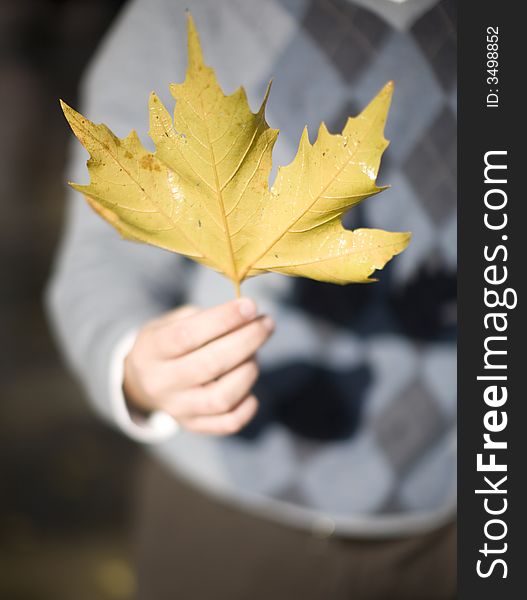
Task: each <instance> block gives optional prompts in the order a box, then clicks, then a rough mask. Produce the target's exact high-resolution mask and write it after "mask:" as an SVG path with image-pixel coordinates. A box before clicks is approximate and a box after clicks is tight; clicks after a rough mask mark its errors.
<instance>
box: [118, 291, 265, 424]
mask: <svg viewBox="0 0 527 600" xmlns="http://www.w3.org/2000/svg"><path fill="white" fill-rule="evenodd" d="M273 329H274V323H273V321H272V319H271V318H270V317H266V316H257V309H256V305H255V303H254V302H253V301H252V300H250V299H249V298H241V299H239V300H234V301H232V302H228V303H226V304H222V305H220V306H216V307H214V308H211V309H207V310H199V309H197V308H194V307H190V306H186V307H182V308H179V309H176V310H173V311H170V312H168V313H166V314H165V315H163V316H162V317H160V318H158V319H155V320H153V321H150V322H149V323H147V324H146V325H145V326H144V327H143V328H142V329H141V330H140V331H139V334H138V336H137V338H136V341H135V344H134V346H133V347H132V350H131V351H130V353H129V354H128V355H127V357H126V359H125V364H124V384H123V389H124V393H125V396H126V399H127V402H128V404H129V406H130V407H131V408H132V409H136V410H139V411H143V412H150V411H155V410H163V411H165V412H167V413H169V414H170V415H171V416H173V417H174V419H176V421H177V422H178V423H179V424H180V425H181V426H182V427H184V428H185V429H188V430H190V431H195V432H200V433H209V434H217V435H228V434H232V433H236V432H237V431H239V430H240V429H241V428H242V427H244V425H246V424H247V423H248V422H249V421H250V420H251V419H252V417H253V416H254V415H255V413H256V411H257V408H258V401H257V399H256V398H255V396H254V395H253V394H252V393H251V388H252V386H253V385H254V383H255V381H256V379H257V377H258V366H257V364H256V360H255V353H256V351H257V350H258V349H259V348H260V347H261V346H262V344H264V342H265V341H266V340H267V339H268V338H269V336H270V335H271V333H272V332H273Z"/></svg>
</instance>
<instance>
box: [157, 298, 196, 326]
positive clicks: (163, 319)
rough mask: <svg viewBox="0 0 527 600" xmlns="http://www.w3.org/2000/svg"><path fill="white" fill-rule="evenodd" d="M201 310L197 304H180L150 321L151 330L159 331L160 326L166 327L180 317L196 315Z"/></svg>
mask: <svg viewBox="0 0 527 600" xmlns="http://www.w3.org/2000/svg"><path fill="white" fill-rule="evenodd" d="M199 312H201V310H200V309H199V308H198V307H197V306H193V305H192V304H184V305H183V306H178V307H177V308H174V309H172V310H169V311H168V312H166V313H165V314H163V315H161V316H160V317H158V318H157V319H153V320H152V321H150V325H151V331H158V330H159V329H160V328H162V327H166V325H167V324H168V323H173V322H174V321H177V320H178V319H184V318H185V317H190V315H195V314H197V313H199Z"/></svg>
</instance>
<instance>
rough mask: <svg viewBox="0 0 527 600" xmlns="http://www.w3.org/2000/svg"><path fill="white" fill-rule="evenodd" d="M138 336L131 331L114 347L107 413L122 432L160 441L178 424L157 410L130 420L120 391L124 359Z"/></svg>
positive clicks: (140, 438) (134, 436) (146, 441)
mask: <svg viewBox="0 0 527 600" xmlns="http://www.w3.org/2000/svg"><path fill="white" fill-rule="evenodd" d="M136 337H137V331H130V332H128V333H127V334H126V335H125V336H123V337H122V338H121V339H120V340H119V341H118V342H117V344H116V345H115V347H114V349H113V352H112V354H111V357H110V372H109V384H110V411H111V414H112V417H113V419H114V421H115V423H116V424H117V426H118V427H119V429H121V431H123V432H124V433H125V434H126V435H128V436H129V437H131V438H132V439H134V440H136V441H137V442H143V443H150V444H153V443H156V442H163V441H165V440H167V439H169V438H170V437H172V436H173V435H174V434H175V433H176V432H177V431H178V429H179V426H178V424H177V422H176V421H175V420H174V419H173V418H172V417H171V416H170V415H169V414H168V413H166V412H164V411H161V410H158V411H155V412H153V413H152V414H151V415H149V416H148V417H147V418H141V421H138V419H134V418H132V415H131V414H130V410H129V408H128V405H127V403H126V399H125V397H124V392H123V378H124V377H123V376H124V360H125V358H126V356H127V355H128V353H129V352H130V350H131V349H132V346H133V345H134V342H135V339H136Z"/></svg>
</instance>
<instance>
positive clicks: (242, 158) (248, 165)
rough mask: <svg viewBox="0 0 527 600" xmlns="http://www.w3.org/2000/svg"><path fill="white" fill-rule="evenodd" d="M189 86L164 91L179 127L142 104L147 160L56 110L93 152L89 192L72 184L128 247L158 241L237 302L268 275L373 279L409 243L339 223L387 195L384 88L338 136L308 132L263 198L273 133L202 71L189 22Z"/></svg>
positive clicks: (261, 115)
mask: <svg viewBox="0 0 527 600" xmlns="http://www.w3.org/2000/svg"><path fill="white" fill-rule="evenodd" d="M188 50H189V58H188V69H187V74H186V78H185V81H184V82H183V83H181V84H173V85H171V86H170V90H171V92H172V95H173V96H174V98H175V100H176V108H175V111H174V118H173V119H172V117H171V115H170V114H169V113H168V111H167V109H166V108H165V107H164V106H163V104H162V103H161V101H160V100H159V98H158V97H157V96H156V94H155V93H152V94H151V96H150V99H149V112H150V132H149V133H150V137H151V138H152V140H153V142H154V144H155V146H156V152H155V153H151V152H148V151H147V150H146V149H145V148H144V147H143V146H142V144H141V142H140V140H139V138H138V137H137V134H136V133H135V131H132V132H131V133H130V135H128V137H126V138H124V139H119V138H118V137H116V136H115V135H114V134H113V133H112V132H111V131H110V130H109V129H108V128H107V127H106V126H105V125H95V124H94V123H92V122H91V121H89V120H88V119H86V118H85V117H83V116H82V115H80V114H79V113H77V112H76V111H74V110H73V109H72V108H70V107H69V106H67V105H66V104H65V103H64V102H61V105H62V108H63V111H64V114H65V116H66V118H67V120H68V122H69V124H70V126H71V127H72V129H73V132H74V133H75V135H76V136H77V137H78V139H79V140H80V142H81V143H82V144H83V145H84V146H85V148H86V149H87V150H88V151H89V153H90V157H91V158H90V160H89V161H88V163H87V164H88V170H89V173H90V176H91V179H90V184H89V185H85V186H83V185H77V184H70V185H72V187H73V188H75V189H76V190H78V191H79V192H82V193H83V194H84V196H85V197H86V199H87V201H88V202H89V203H90V205H91V206H92V207H93V208H94V209H95V210H96V211H97V212H98V213H99V214H100V215H101V216H102V217H103V218H105V219H106V220H107V221H108V222H110V223H111V224H112V225H113V226H114V227H115V228H116V229H117V230H118V231H119V232H120V233H121V235H122V236H124V237H125V238H127V239H131V240H135V241H140V242H145V243H148V244H153V245H154V246H158V247H161V248H165V249H167V250H170V251H173V252H178V253H181V254H184V255H185V256H187V257H189V258H191V259H193V260H195V261H198V262H200V263H202V264H204V265H206V266H208V267H211V268H213V269H215V270H217V271H219V272H221V273H223V274H224V275H225V276H226V277H228V278H229V279H230V280H231V281H232V282H233V284H234V286H235V288H236V292H237V294H238V295H239V288H240V283H241V282H242V281H243V280H244V279H246V278H247V277H251V276H253V275H257V274H259V273H264V272H266V271H275V272H280V273H284V274H287V275H294V276H304V277H310V278H312V279H317V280H319V281H327V282H332V283H339V284H346V283H351V282H365V281H371V279H369V277H370V275H371V274H372V273H373V271H374V270H375V269H381V268H382V267H384V265H385V264H386V263H387V262H388V261H389V260H390V259H391V258H392V257H393V256H394V255H396V254H398V253H399V252H401V251H402V250H404V248H405V247H406V246H407V244H408V242H409V239H410V234H409V233H391V232H386V231H382V230H377V229H357V230H354V231H351V230H347V229H345V228H344V227H343V226H342V220H341V218H342V215H343V213H344V212H346V211H347V210H348V209H349V208H351V207H353V206H355V205H356V204H358V203H359V202H361V201H362V200H363V199H365V198H366V197H368V196H371V195H372V194H376V193H378V192H380V191H382V189H384V188H380V187H377V185H376V183H375V180H376V177H377V172H378V169H379V163H380V159H381V155H382V153H383V151H384V150H385V148H386V146H387V145H388V142H387V141H386V139H385V138H384V135H383V131H384V124H385V122H386V117H387V113H388V108H389V105H390V100H391V96H392V90H393V84H392V83H391V82H390V83H388V84H387V85H386V86H385V87H384V88H383V89H382V90H381V91H380V93H379V94H378V95H377V96H376V97H375V98H374V100H373V101H372V102H371V103H370V104H369V106H367V107H366V109H365V110H364V111H363V112H362V113H361V114H360V115H359V116H358V117H356V118H349V119H348V121H347V123H346V126H345V127H344V130H343V131H342V134H339V135H332V134H330V133H329V132H328V130H327V129H326V127H325V125H324V124H322V125H321V126H320V129H319V132H318V137H317V140H316V142H315V143H314V144H311V143H310V141H309V137H308V134H307V129H305V130H304V132H303V134H302V138H301V140H300V145H299V149H298V154H297V156H296V158H295V159H294V160H293V162H292V163H291V164H289V165H288V166H286V167H281V168H279V171H278V175H277V177H276V181H275V183H274V185H273V186H272V187H271V188H270V189H269V185H268V179H269V174H270V171H271V161H272V158H271V154H272V149H273V145H274V143H275V141H276V138H277V136H278V130H276V129H271V128H270V127H269V125H268V124H267V122H266V120H265V105H266V101H267V97H268V95H269V89H270V85H269V87H268V89H267V92H266V94H265V98H264V100H263V102H262V106H261V108H260V110H259V111H258V112H257V113H252V112H251V110H250V107H249V104H248V102H247V98H246V95H245V90H244V89H243V88H241V87H240V88H239V89H238V90H237V91H235V92H234V93H233V94H231V95H230V96H226V95H225V94H224V93H223V91H222V89H221V87H220V85H219V83H218V81H217V79H216V75H215V73H214V71H213V70H212V69H211V68H210V67H208V66H206V65H205V64H204V62H203V56H202V51H201V46H200V42H199V38H198V34H197V32H196V29H195V26H194V22H193V20H192V18H191V17H190V15H189V16H188Z"/></svg>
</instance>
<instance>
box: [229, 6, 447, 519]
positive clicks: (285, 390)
mask: <svg viewBox="0 0 527 600" xmlns="http://www.w3.org/2000/svg"><path fill="white" fill-rule="evenodd" d="M290 4H291V3H289V2H283V5H284V6H285V7H286V8H288V7H289V5H290ZM298 5H299V3H298V2H296V3H294V7H293V8H294V10H295V11H296V13H295V17H296V18H297V19H298V28H297V30H296V32H295V34H294V36H292V37H291V39H290V40H289V42H288V43H287V45H285V46H284V48H283V51H282V52H281V54H280V55H278V56H277V57H276V61H275V63H274V64H273V65H271V66H270V68H269V75H271V74H273V75H275V76H276V80H277V81H276V82H275V87H274V90H273V93H274V92H277V95H278V96H279V97H278V98H277V97H276V94H275V95H274V97H273V96H272V97H271V101H270V103H269V120H270V122H271V123H274V122H276V123H279V124H280V126H281V127H282V133H281V135H285V136H286V138H287V139H288V141H289V139H290V140H291V141H290V144H289V152H290V155H289V156H288V157H287V158H288V159H290V158H291V156H292V154H291V153H292V152H293V151H294V143H295V139H297V137H298V132H299V131H300V130H301V127H302V126H303V125H304V124H305V122H307V123H308V126H309V127H310V131H311V134H310V135H311V139H312V140H313V139H314V135H315V132H316V130H315V127H316V126H317V125H318V120H319V119H320V117H321V116H322V117H323V118H324V119H325V121H326V123H327V124H328V126H329V128H330V130H332V131H334V132H337V131H339V130H340V129H341V128H342V127H343V125H344V123H345V120H346V118H347V117H348V116H350V115H355V114H356V113H357V112H358V111H359V109H361V108H363V107H364V106H365V105H366V103H367V102H368V101H369V100H370V99H371V98H372V97H373V96H374V95H375V93H376V92H377V91H378V90H379V89H380V88H381V86H382V85H383V84H384V83H385V82H386V81H387V80H389V79H394V81H395V86H396V88H395V89H396V91H395V95H394V102H393V106H392V110H391V113H390V116H389V120H388V126H387V132H386V134H387V137H388V139H390V140H391V146H390V147H389V149H388V150H387V152H386V154H385V158H384V159H383V163H382V166H381V175H380V179H381V181H382V182H383V183H389V184H391V185H392V188H391V189H390V190H388V191H386V192H383V193H382V194H381V195H379V196H378V197H375V198H372V199H370V200H368V201H366V202H365V203H364V204H363V205H361V207H360V208H358V209H354V211H352V212H353V214H352V215H350V219H349V220H348V223H347V225H348V226H352V227H355V226H357V225H360V226H373V227H381V228H386V229H392V230H401V229H402V228H404V229H409V230H411V231H412V232H413V241H412V243H411V245H410V247H409V248H408V249H407V250H406V251H405V252H404V253H403V254H402V255H401V256H399V257H397V258H396V259H395V260H394V261H393V263H391V264H390V265H389V266H388V267H387V268H386V269H385V270H384V271H383V272H382V273H381V274H380V280H381V281H380V282H379V283H376V284H374V285H367V286H348V287H344V288H341V287H337V286H331V285H327V284H321V283H318V282H313V281H310V280H304V279H288V280H287V283H284V282H281V283H280V285H279V287H280V299H281V302H283V304H284V305H285V306H286V307H288V308H289V309H290V310H291V311H303V312H304V313H306V314H307V315H311V317H312V319H313V320H314V321H316V323H317V325H314V324H311V325H310V327H319V328H320V327H321V328H324V327H326V328H327V330H328V332H327V333H326V343H325V344H324V343H322V344H320V336H319V335H315V337H316V338H317V344H319V350H317V351H314V353H313V355H312V356H305V355H304V356H302V355H298V354H295V353H296V352H298V351H297V350H293V351H291V353H290V354H289V355H288V356H287V358H286V359H285V361H284V362H283V363H281V364H280V365H279V366H273V365H272V364H270V363H273V362H275V361H276V359H275V358H273V357H272V356H271V354H272V352H274V351H276V352H278V353H279V352H280V348H279V345H280V344H282V347H283V345H284V344H285V343H286V342H283V341H282V342H281V341H280V340H278V341H277V340H274V347H273V346H272V345H271V347H270V348H269V350H268V352H266V351H265V350H264V352H263V353H262V365H263V367H264V372H263V375H262V377H261V379H260V382H259V383H258V386H257V389H256V392H257V394H258V396H259V397H260V399H261V405H262V408H261V410H260V413H259V415H258V416H257V418H256V420H255V421H254V422H253V423H252V424H250V425H249V427H247V428H246V429H245V430H244V431H243V432H242V433H241V434H240V435H239V436H235V437H234V438H231V439H227V440H223V441H222V442H220V446H221V454H222V456H223V458H224V460H225V465H227V469H228V471H229V475H230V476H231V477H233V479H234V480H235V481H238V482H239V484H240V486H243V487H245V488H248V489H250V490H251V491H252V492H255V493H260V494H267V495H270V496H272V497H274V498H276V499H279V500H282V501H286V502H289V503H293V504H296V505H302V506H307V507H310V508H315V509H318V510H323V511H325V512H326V513H330V514H347V513H361V512H362V513H370V514H372V513H373V514H375V513H383V514H385V513H394V512H395V513H398V512H405V511H410V510H427V509H428V510H432V509H435V508H438V507H440V506H441V505H442V504H444V503H445V502H447V500H448V499H451V498H452V497H453V496H454V494H455V462H456V459H455V445H454V441H453V440H454V434H453V431H454V427H455V401H456V398H455V297H456V283H455V266H456V6H455V1H454V0H443V1H442V2H440V3H438V4H436V5H435V6H434V7H433V8H432V9H431V10H429V11H428V12H427V13H426V14H425V15H424V16H422V17H421V18H420V19H418V20H417V22H416V23H414V25H413V26H412V28H411V30H410V31H408V32H399V31H396V30H394V29H392V28H391V26H390V25H389V24H388V23H387V22H385V21H384V20H382V19H381V18H380V17H379V16H377V15H375V14H373V13H372V12H369V11H367V10H365V9H364V8H360V7H358V6H354V5H353V4H352V3H351V2H348V1H347V0H313V1H312V2H306V3H303V4H302V10H301V11H299V8H298ZM293 8H291V10H293ZM302 55H303V56H304V62H303V63H302V64H303V65H304V67H301V66H299V67H298V69H300V71H301V72H300V73H299V72H298V70H297V71H296V73H297V75H295V71H294V65H295V64H296V65H300V62H301V61H300V59H299V57H300V56H302ZM306 63H310V64H311V66H312V68H313V75H312V77H310V78H309V79H310V80H309V82H308V85H307V86H306V87H305V89H304V87H303V85H304V83H303V82H302V81H301V80H304V79H305V77H306V76H307V73H306V72H303V71H302V68H305V69H309V68H310V65H309V64H307V65H306ZM313 65H316V66H313ZM320 65H324V68H325V71H322V70H321V68H320ZM295 77H298V81H299V84H298V86H296V85H295V82H294V80H295ZM265 79H266V77H263V78H262V81H263V80H265ZM286 80H287V81H288V82H289V84H288V85H286V86H285V87H284V84H285V82H286ZM292 80H293V81H292ZM321 80H322V81H321ZM262 85H263V84H262ZM317 85H318V86H324V85H325V86H327V89H325V90H323V92H324V93H323V94H322V95H324V94H325V96H324V98H323V99H321V100H320V101H319V102H318V106H316V108H317V111H315V113H316V115H317V116H316V117H315V116H314V117H313V119H311V112H310V107H311V104H313V103H315V102H316V97H317V94H318V95H320V89H312V88H316V87H317ZM284 90H285V91H284ZM280 96H281V97H280ZM299 96H301V97H299ZM273 101H274V102H273ZM303 107H306V109H305V110H303ZM321 112H322V115H321V114H320V113H321ZM284 123H286V127H285V128H283V124H284ZM282 162H283V161H282ZM263 279H265V278H262V280H263ZM250 285H251V286H252V288H251V290H249V288H248V291H249V293H252V294H253V295H255V296H256V297H258V293H259V289H260V285H259V284H257V283H256V282H254V283H253V282H250ZM266 285H268V282H267V281H266V282H263V283H262V284H261V286H266ZM262 293H264V292H262ZM304 318H305V317H304ZM278 320H279V319H278ZM285 322H286V319H284V329H286V332H284V335H288V336H290V337H291V336H292V337H293V338H295V336H296V340H297V343H298V344H299V345H300V344H306V345H308V346H309V344H313V342H312V341H311V342H310V340H309V339H308V337H307V336H305V335H304V333H303V332H302V331H298V332H296V334H295V332H293V331H291V330H290V331H287V326H285ZM279 325H280V323H279ZM335 331H338V332H339V333H338V334H336V333H335ZM278 335H280V326H279V328H278ZM322 335H323V334H322ZM339 336H340V337H341V338H342V339H340V342H335V339H336V338H338V337H339ZM335 343H337V346H338V343H340V344H341V345H342V346H343V347H346V346H348V347H353V351H349V354H350V357H349V359H348V360H345V359H344V358H343V359H342V361H341V362H342V364H341V365H340V366H339V367H336V364H335V361H334V360H330V359H329V358H327V357H326V359H327V360H326V361H324V359H322V357H321V355H320V353H329V354H331V352H332V351H334V350H333V347H334V345H335ZM300 354H302V353H300ZM324 362H327V364H324ZM263 456H265V457H266V458H265V460H264V459H262V457H263ZM255 457H259V458H258V461H257V462H256V463H255ZM255 464H256V465H257V466H256V468H255ZM264 473H265V474H264Z"/></svg>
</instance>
